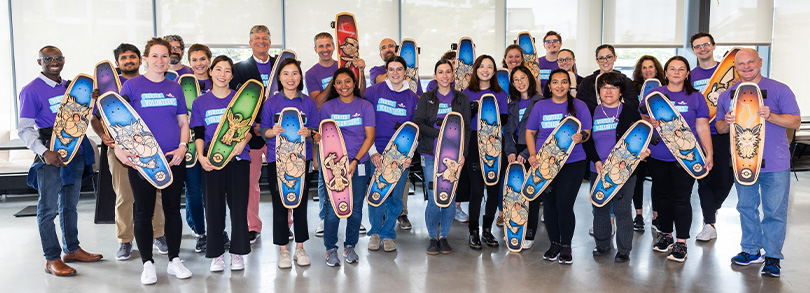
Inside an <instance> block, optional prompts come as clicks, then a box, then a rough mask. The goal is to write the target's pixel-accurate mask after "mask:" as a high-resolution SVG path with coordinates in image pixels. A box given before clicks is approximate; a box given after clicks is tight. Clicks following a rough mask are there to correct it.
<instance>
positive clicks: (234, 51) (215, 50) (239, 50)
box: [183, 46, 281, 65]
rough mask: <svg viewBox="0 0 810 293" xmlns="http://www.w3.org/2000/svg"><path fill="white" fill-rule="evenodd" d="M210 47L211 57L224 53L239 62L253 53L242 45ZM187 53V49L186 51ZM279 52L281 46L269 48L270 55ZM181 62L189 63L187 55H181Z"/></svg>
mask: <svg viewBox="0 0 810 293" xmlns="http://www.w3.org/2000/svg"><path fill="white" fill-rule="evenodd" d="M210 49H211V59H214V58H217V56H219V55H225V56H228V57H231V59H233V63H239V61H243V60H246V59H247V58H250V56H251V55H252V54H253V51H251V50H250V47H243V46H238V47H237V46H234V47H210ZM186 54H188V51H186ZM278 54H281V48H270V56H278ZM183 64H185V65H189V63H188V55H185V56H184V57H183Z"/></svg>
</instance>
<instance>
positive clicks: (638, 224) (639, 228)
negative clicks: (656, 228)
mask: <svg viewBox="0 0 810 293" xmlns="http://www.w3.org/2000/svg"><path fill="white" fill-rule="evenodd" d="M633 230H634V231H636V232H644V217H642V216H641V215H636V218H635V219H634V220H633Z"/></svg>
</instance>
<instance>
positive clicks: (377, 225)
mask: <svg viewBox="0 0 810 293" xmlns="http://www.w3.org/2000/svg"><path fill="white" fill-rule="evenodd" d="M385 68H386V79H385V81H384V82H380V83H377V84H375V85H372V86H371V87H369V88H368V89H366V93H365V95H364V96H363V98H364V99H365V100H366V101H369V102H371V105H372V106H374V110H375V111H374V113H375V121H377V128H376V131H375V136H376V137H375V138H374V145H372V146H371V148H370V149H369V154H370V157H371V164H370V165H371V166H370V167H371V171H370V172H371V173H370V174H374V171H375V170H376V169H378V168H382V167H383V165H386V164H390V163H389V162H388V161H389V160H390V158H385V157H383V154H384V152H385V151H386V149H385V148H386V146H387V145H388V141H390V140H391V137H393V136H394V133H396V132H397V130H398V129H399V125H401V124H403V123H405V122H408V121H413V115H414V109H415V108H416V102H417V100H419V97H418V96H417V95H416V93H414V92H413V91H412V90H411V89H410V87H408V86H407V81H406V80H405V69H406V68H407V65H406V64H405V59H403V58H402V57H400V56H396V55H394V56H392V57H391V58H389V59H388V60H386V61H385ZM397 155H398V156H403V157H404V156H407V155H408V154H407V153H406V154H397ZM390 156H395V155H394V154H391V155H390ZM395 160H396V163H397V164H402V165H401V167H402V168H403V173H402V176H400V177H399V179H398V180H397V181H396V182H391V183H392V184H394V187H393V188H392V189H391V195H393V196H389V197H388V198H387V199H386V200H385V201H383V202H382V203H381V204H380V205H379V206H376V207H375V206H373V205H371V204H369V205H368V219H369V222H371V229H369V230H368V235H369V236H371V238H370V240H369V241H368V250H372V251H376V250H379V249H380V241H381V240H382V243H383V250H385V251H386V252H392V251H395V250H396V249H397V244H396V238H397V233H396V231H394V227H395V224H396V222H397V219H398V218H400V217H401V213H402V210H403V201H402V197H401V196H400V195H402V194H403V191H404V190H405V182H407V181H408V172H409V168H408V167H409V166H410V165H411V159H406V160H402V159H395ZM372 180H378V179H377V178H372ZM369 196H371V195H369ZM405 196H406V197H407V194H405ZM405 217H406V218H407V216H405Z"/></svg>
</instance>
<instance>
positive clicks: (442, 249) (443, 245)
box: [439, 237, 453, 254]
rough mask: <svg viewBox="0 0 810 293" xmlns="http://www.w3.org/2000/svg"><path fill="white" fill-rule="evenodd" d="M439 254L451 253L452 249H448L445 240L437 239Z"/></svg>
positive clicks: (448, 245) (448, 244)
mask: <svg viewBox="0 0 810 293" xmlns="http://www.w3.org/2000/svg"><path fill="white" fill-rule="evenodd" d="M439 252H441V253H442V254H450V253H453V248H452V247H450V243H449V242H447V238H444V237H442V238H439Z"/></svg>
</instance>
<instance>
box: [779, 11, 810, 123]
mask: <svg viewBox="0 0 810 293" xmlns="http://www.w3.org/2000/svg"><path fill="white" fill-rule="evenodd" d="M809 16H810V2H808V1H805V0H776V1H775V2H774V18H773V20H774V21H773V47H772V50H771V77H772V78H773V79H776V80H778V81H781V82H783V83H785V84H787V85H788V86H790V88H791V89H792V90H793V93H795V94H796V100H798V102H799V108H801V111H802V115H810V97H808V96H810V83H808V82H807V76H805V75H804V74H802V72H805V71H807V64H808V62H807V61H806V60H807V50H806V49H807V47H808V45H810V41H808V40H810V30H808V29H807V28H808V27H810V17H809Z"/></svg>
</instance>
